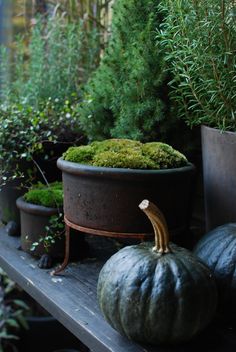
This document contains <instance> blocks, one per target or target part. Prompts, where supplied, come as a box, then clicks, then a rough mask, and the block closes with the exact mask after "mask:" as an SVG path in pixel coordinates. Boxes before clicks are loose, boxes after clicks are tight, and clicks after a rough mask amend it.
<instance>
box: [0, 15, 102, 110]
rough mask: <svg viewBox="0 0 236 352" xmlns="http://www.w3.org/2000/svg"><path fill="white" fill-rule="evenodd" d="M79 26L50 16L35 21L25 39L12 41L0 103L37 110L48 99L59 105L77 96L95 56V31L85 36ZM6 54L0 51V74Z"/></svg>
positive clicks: (97, 47)
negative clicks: (10, 57) (0, 66)
mask: <svg viewBox="0 0 236 352" xmlns="http://www.w3.org/2000/svg"><path fill="white" fill-rule="evenodd" d="M83 26H84V23H83V21H82V20H79V21H77V22H70V21H69V19H68V18H67V17H66V16H58V15H54V16H51V17H49V18H48V20H47V22H46V23H45V20H44V19H43V18H41V17H38V18H37V22H36V24H35V26H34V27H33V29H32V32H31V34H30V36H29V39H27V38H25V37H19V38H17V40H16V44H15V49H14V57H13V58H12V60H11V66H10V72H11V77H10V79H9V80H8V81H6V82H5V83H4V85H3V89H2V100H3V101H8V102H9V103H11V102H13V103H27V104H30V105H31V106H33V107H36V108H38V106H39V104H40V103H42V102H45V101H47V100H48V99H49V98H51V99H52V100H55V99H58V100H59V101H61V100H66V99H67V98H69V97H70V96H71V94H74V93H75V92H79V91H80V85H81V83H83V82H85V81H86V80H87V79H88V75H89V74H90V72H91V71H92V70H93V69H94V68H95V67H96V65H97V60H98V59H97V58H98V53H99V46H98V44H97V33H96V30H95V29H91V31H89V32H86V31H85V30H84V28H83ZM26 39H27V40H28V41H29V44H28V45H26V42H27V40H26ZM6 50H8V49H4V48H2V55H1V56H2V58H1V62H2V63H1V65H2V71H3V70H4V71H6V66H7V65H6V60H8V55H7V52H6ZM77 94H78V93H77Z"/></svg>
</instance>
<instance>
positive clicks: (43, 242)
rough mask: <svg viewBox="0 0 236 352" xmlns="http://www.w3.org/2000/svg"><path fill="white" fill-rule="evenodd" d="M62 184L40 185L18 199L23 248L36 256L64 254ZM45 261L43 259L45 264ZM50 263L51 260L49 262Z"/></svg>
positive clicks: (58, 256)
mask: <svg viewBox="0 0 236 352" xmlns="http://www.w3.org/2000/svg"><path fill="white" fill-rule="evenodd" d="M62 206H63V192H62V184H61V183H59V182H56V183H54V184H51V185H49V187H48V186H45V185H36V186H34V187H33V188H32V189H31V190H29V191H28V192H27V193H26V194H25V195H24V196H23V197H20V198H18V199H17V207H18V208H19V209H20V217H21V248H22V249H23V250H24V251H25V252H27V253H29V254H31V255H33V256H35V257H42V256H43V255H47V256H50V257H52V258H63V256H64V246H65V240H64V235H63V229H64V225H63V224H62V223H61V217H62V214H61V211H62ZM43 265H44V264H43V263H42V266H43ZM45 265H46V266H47V267H48V266H50V264H49V263H45Z"/></svg>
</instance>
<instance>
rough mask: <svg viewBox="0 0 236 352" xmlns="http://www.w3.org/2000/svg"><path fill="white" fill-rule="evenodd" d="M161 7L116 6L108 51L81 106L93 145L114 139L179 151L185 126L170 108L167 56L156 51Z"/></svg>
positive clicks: (133, 0) (120, 2)
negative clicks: (162, 144) (167, 146)
mask: <svg viewBox="0 0 236 352" xmlns="http://www.w3.org/2000/svg"><path fill="white" fill-rule="evenodd" d="M158 5H159V1H156V0H155V1H154V0H129V1H127V0H117V1H116V2H115V5H114V10H113V21H112V35H111V38H110V41H109V44H108V47H107V49H106V51H105V54H104V57H103V59H102V62H101V64H100V66H99V68H98V69H97V70H96V71H95V73H94V75H92V78H91V79H90V81H89V83H88V84H87V85H86V86H85V89H84V94H83V102H82V103H81V104H80V105H79V114H80V121H81V124H82V128H83V129H84V131H85V134H86V135H87V136H88V137H89V139H90V140H102V139H104V138H111V137H115V138H130V139H135V140H141V141H153V140H164V141H167V142H168V143H170V144H173V145H176V144H177V145H178V141H177V140H178V137H177V132H176V131H177V130H178V128H181V129H183V130H184V126H183V124H182V123H181V122H180V121H178V120H177V118H176V115H175V111H174V110H175V109H174V108H173V104H172V106H171V104H170V101H169V98H168V86H167V83H168V81H169V77H168V76H167V73H166V63H165V61H164V53H163V52H161V51H160V50H159V49H158V47H157V45H156V29H157V28H158V27H159V25H160V23H161V21H162V19H161V16H160V14H159V11H158ZM185 131H186V130H185ZM181 134H182V135H183V131H181ZM176 142H177V143H176Z"/></svg>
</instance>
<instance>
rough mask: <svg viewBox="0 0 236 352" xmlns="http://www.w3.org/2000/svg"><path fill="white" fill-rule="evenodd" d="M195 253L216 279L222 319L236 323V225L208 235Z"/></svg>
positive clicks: (233, 224) (226, 225) (231, 224)
mask: <svg viewBox="0 0 236 352" xmlns="http://www.w3.org/2000/svg"><path fill="white" fill-rule="evenodd" d="M194 253H195V254H196V255H197V256H198V257H199V258H200V259H201V260H202V261H203V262H204V263H205V264H206V265H207V266H209V268H210V269H212V272H213V274H214V276H215V278H216V283H217V286H218V290H219V313H220V314H221V317H223V319H225V320H232V321H234V322H236V317H235V315H236V224H235V223H230V224H225V225H222V226H219V227H217V228H215V229H214V230H212V231H210V232H209V233H207V234H206V235H205V236H204V237H203V238H202V239H201V240H200V241H199V242H198V244H197V246H196V247H195V249H194Z"/></svg>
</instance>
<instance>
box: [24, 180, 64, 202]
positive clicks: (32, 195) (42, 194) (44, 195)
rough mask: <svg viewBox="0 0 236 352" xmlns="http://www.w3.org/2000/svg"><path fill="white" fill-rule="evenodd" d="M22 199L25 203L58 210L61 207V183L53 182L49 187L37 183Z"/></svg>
mask: <svg viewBox="0 0 236 352" xmlns="http://www.w3.org/2000/svg"><path fill="white" fill-rule="evenodd" d="M23 199H24V200H25V201H26V202H27V203H31V204H36V205H41V206H44V207H49V208H58V207H62V206H63V190H62V182H54V183H50V184H49V185H44V184H42V183H38V184H37V185H34V186H33V187H32V188H31V189H30V190H29V191H28V192H27V193H25V195H24V197H23Z"/></svg>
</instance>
